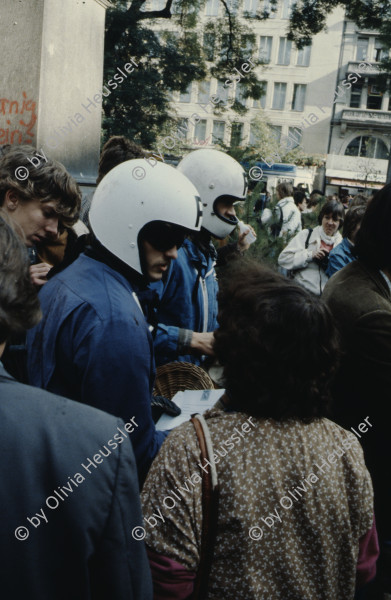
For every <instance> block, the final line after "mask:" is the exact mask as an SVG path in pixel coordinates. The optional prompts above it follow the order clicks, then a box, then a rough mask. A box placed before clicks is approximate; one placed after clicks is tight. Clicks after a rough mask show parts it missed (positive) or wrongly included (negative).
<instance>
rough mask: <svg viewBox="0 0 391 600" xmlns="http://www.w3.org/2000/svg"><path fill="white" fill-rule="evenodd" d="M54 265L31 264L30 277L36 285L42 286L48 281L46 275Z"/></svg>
mask: <svg viewBox="0 0 391 600" xmlns="http://www.w3.org/2000/svg"><path fill="white" fill-rule="evenodd" d="M51 268H52V265H49V264H48V263H38V264H37V265H31V267H30V278H31V282H32V283H33V284H34V285H38V286H42V285H44V284H45V283H46V282H47V279H46V275H47V274H48V273H49V271H50V269H51Z"/></svg>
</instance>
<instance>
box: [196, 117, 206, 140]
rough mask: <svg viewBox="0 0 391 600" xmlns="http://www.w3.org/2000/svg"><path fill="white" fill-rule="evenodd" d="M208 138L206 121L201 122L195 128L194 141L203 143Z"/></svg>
mask: <svg viewBox="0 0 391 600" xmlns="http://www.w3.org/2000/svg"><path fill="white" fill-rule="evenodd" d="M205 137H206V119H202V120H201V121H199V122H198V123H197V124H196V126H195V128H194V141H195V142H203V141H204V140H205Z"/></svg>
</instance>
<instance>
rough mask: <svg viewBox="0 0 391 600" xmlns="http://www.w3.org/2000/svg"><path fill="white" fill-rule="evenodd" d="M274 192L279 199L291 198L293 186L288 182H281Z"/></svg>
mask: <svg viewBox="0 0 391 600" xmlns="http://www.w3.org/2000/svg"><path fill="white" fill-rule="evenodd" d="M276 191H277V192H278V195H279V196H280V198H281V199H282V198H287V197H288V196H293V185H292V184H291V183H289V182H288V181H283V182H282V183H279V184H278V185H277V187H276Z"/></svg>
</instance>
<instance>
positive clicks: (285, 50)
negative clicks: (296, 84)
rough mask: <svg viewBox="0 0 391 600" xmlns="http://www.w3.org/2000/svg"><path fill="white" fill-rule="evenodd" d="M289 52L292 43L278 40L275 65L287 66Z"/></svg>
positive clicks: (286, 40) (289, 57)
mask: <svg viewBox="0 0 391 600" xmlns="http://www.w3.org/2000/svg"><path fill="white" fill-rule="evenodd" d="M291 50H292V42H291V41H290V40H288V39H287V38H284V37H282V38H280V45H279V48H278V60H277V64H279V65H289V63H290V61H291Z"/></svg>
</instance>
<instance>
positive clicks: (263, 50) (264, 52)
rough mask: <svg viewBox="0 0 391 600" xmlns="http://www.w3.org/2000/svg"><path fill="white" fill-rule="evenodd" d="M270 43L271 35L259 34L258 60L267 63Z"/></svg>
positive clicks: (269, 54) (270, 51)
mask: <svg viewBox="0 0 391 600" xmlns="http://www.w3.org/2000/svg"><path fill="white" fill-rule="evenodd" d="M272 43H273V38H272V37H271V36H265V35H261V37H260V46H259V60H261V61H262V62H264V63H269V62H270V59H271V56H272Z"/></svg>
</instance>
